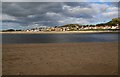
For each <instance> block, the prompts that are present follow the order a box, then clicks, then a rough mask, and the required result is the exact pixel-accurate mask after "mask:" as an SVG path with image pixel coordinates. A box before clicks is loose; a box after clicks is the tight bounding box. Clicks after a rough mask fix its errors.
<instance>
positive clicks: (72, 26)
mask: <svg viewBox="0 0 120 77" xmlns="http://www.w3.org/2000/svg"><path fill="white" fill-rule="evenodd" d="M61 27H71V28H75V27H78V28H79V27H80V25H79V24H67V25H63V26H61Z"/></svg>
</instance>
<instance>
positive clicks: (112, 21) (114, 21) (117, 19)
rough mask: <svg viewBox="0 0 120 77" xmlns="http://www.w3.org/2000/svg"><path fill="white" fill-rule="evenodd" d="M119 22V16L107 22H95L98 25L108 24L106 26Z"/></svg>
mask: <svg viewBox="0 0 120 77" xmlns="http://www.w3.org/2000/svg"><path fill="white" fill-rule="evenodd" d="M117 24H120V18H113V19H112V20H111V21H109V22H107V23H101V24H97V25H98V26H99V25H108V26H114V25H117Z"/></svg>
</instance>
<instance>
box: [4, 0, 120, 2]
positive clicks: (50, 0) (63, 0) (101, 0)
mask: <svg viewBox="0 0 120 77" xmlns="http://www.w3.org/2000/svg"><path fill="white" fill-rule="evenodd" d="M2 2H119V0H34V1H33V0H2Z"/></svg>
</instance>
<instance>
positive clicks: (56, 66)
mask: <svg viewBox="0 0 120 77" xmlns="http://www.w3.org/2000/svg"><path fill="white" fill-rule="evenodd" d="M2 48H3V49H2V54H3V55H2V56H3V60H2V62H3V71H2V73H3V75H117V74H118V43H117V42H86V43H85V42H80V43H39V44H3V46H2Z"/></svg>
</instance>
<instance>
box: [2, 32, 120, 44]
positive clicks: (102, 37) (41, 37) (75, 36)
mask: <svg viewBox="0 0 120 77" xmlns="http://www.w3.org/2000/svg"><path fill="white" fill-rule="evenodd" d="M119 35H120V34H118V33H69V34H68V33H67V34H2V43H3V44H23V43H25V44H26V43H29V44H30V43H79V42H118V41H119V38H118V36H119Z"/></svg>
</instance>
